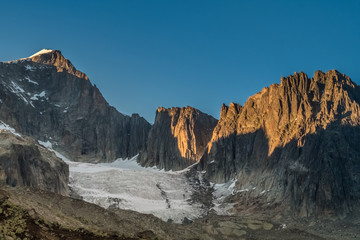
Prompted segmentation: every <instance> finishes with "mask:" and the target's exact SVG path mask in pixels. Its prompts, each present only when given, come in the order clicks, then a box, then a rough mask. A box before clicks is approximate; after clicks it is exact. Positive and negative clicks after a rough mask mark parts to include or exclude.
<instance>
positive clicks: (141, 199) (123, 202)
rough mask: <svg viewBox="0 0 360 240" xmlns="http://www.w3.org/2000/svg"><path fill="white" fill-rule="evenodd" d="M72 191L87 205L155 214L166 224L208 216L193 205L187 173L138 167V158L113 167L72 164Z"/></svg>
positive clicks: (200, 207) (70, 164)
mask: <svg viewBox="0 0 360 240" xmlns="http://www.w3.org/2000/svg"><path fill="white" fill-rule="evenodd" d="M67 164H69V168H70V187H71V188H72V189H73V190H74V191H75V192H76V193H77V194H79V195H80V196H82V197H83V199H84V200H85V201H87V202H91V203H95V204H97V205H100V206H102V207H104V208H108V207H118V208H121V209H130V210H134V211H138V212H141V213H148V214H153V215H155V216H157V217H159V218H161V219H163V220H164V221H167V220H168V219H171V220H173V221H174V222H178V223H180V222H182V220H183V219H184V218H185V217H186V218H188V219H195V218H198V217H200V216H202V215H203V214H204V210H203V208H202V206H201V205H200V204H192V203H190V197H191V194H192V192H193V190H194V189H193V188H192V186H191V185H190V184H189V182H188V180H187V178H186V177H185V172H186V171H184V170H183V171H179V172H172V171H169V172H165V171H163V170H159V169H157V168H144V167H141V166H140V165H138V163H137V162H136V157H135V158H133V159H131V160H122V159H118V160H116V161H115V162H113V163H99V164H91V163H79V162H70V161H68V162H67Z"/></svg>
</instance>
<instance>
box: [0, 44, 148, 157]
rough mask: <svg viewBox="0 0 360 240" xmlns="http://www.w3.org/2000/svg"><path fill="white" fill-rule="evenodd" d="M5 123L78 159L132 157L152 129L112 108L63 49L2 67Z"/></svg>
mask: <svg viewBox="0 0 360 240" xmlns="http://www.w3.org/2000/svg"><path fill="white" fill-rule="evenodd" d="M0 120H3V121H4V122H6V123H8V124H9V125H11V126H13V127H14V128H15V129H16V130H17V131H18V132H20V133H23V134H25V135H28V136H31V137H33V138H35V139H39V140H42V141H50V142H51V143H52V144H53V147H54V148H55V149H56V150H58V151H60V152H62V153H63V154H65V155H67V156H70V158H71V159H73V160H76V161H89V162H98V161H113V160H115V159H116V158H119V157H121V158H128V157H133V156H135V155H136V154H138V153H139V151H140V150H141V149H143V148H144V147H145V144H146V139H147V135H148V132H149V130H150V127H151V125H150V124H149V123H148V122H147V121H146V120H145V119H144V118H142V117H140V116H139V115H137V114H134V115H132V116H126V115H123V114H121V113H119V112H118V111H117V110H116V109H115V108H113V107H111V106H109V104H108V103H107V102H106V100H105V99H104V98H103V96H102V94H101V93H100V91H99V89H98V88H97V87H96V86H93V85H92V84H91V82H90V81H89V80H88V78H87V76H86V75H85V74H83V73H81V72H79V71H78V70H76V69H75V67H74V66H73V65H72V64H71V62H70V61H69V60H67V59H66V58H64V57H63V56H62V54H61V52H60V51H52V50H42V51H40V52H39V53H37V54H35V55H33V56H31V57H30V58H26V59H21V60H16V61H11V62H8V63H0Z"/></svg>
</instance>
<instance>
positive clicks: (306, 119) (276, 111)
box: [199, 70, 360, 216]
mask: <svg viewBox="0 0 360 240" xmlns="http://www.w3.org/2000/svg"><path fill="white" fill-rule="evenodd" d="M359 103H360V88H359V87H358V86H357V85H356V84H355V83H354V82H353V81H351V79H350V78H349V77H347V76H345V75H344V74H341V73H339V72H337V71H336V70H332V71H328V72H327V73H323V72H321V71H318V72H316V73H315V75H314V77H313V78H308V76H307V75H306V74H305V73H302V72H301V73H295V74H294V75H293V76H289V77H287V78H282V79H281V83H280V84H273V85H271V86H270V87H268V88H265V89H263V90H262V91H261V92H259V93H257V94H255V95H254V96H252V97H250V98H249V99H248V100H247V101H246V103H245V105H244V106H240V105H238V104H234V103H232V104H230V106H229V107H227V106H223V107H222V109H221V117H220V120H219V123H218V125H217V126H216V128H215V130H214V133H213V136H212V139H211V142H210V143H209V146H208V149H207V151H206V153H205V154H204V156H203V157H202V159H201V161H200V165H199V169H201V170H206V171H207V173H206V174H207V177H208V178H209V179H211V180H212V181H215V182H226V181H229V180H234V181H236V188H237V191H235V193H234V194H235V195H234V196H233V197H232V201H233V202H235V203H236V204H235V209H237V210H238V211H249V212H251V211H259V210H263V209H272V208H280V209H282V210H290V211H291V213H295V215H300V216H324V215H325V216H326V215H338V216H343V215H346V214H347V213H349V212H351V211H353V210H354V208H356V206H358V205H359V200H360V184H359V183H360V150H359V147H358V143H359V142H360V107H359ZM254 202H256V204H254Z"/></svg>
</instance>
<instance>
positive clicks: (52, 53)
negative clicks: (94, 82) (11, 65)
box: [29, 49, 89, 80]
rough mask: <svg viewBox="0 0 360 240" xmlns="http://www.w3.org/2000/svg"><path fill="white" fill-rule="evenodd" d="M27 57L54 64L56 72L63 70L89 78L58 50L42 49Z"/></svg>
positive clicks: (35, 60)
mask: <svg viewBox="0 0 360 240" xmlns="http://www.w3.org/2000/svg"><path fill="white" fill-rule="evenodd" d="M29 59H31V61H33V62H37V63H41V64H46V65H52V66H55V67H56V68H57V70H58V72H64V71H65V72H68V73H70V74H72V75H75V76H77V77H79V78H84V79H86V80H89V78H88V77H87V76H86V74H85V73H82V72H80V71H78V70H76V68H75V67H74V66H73V65H72V63H71V62H70V61H69V60H68V59H66V58H65V57H64V56H63V55H62V53H61V51H60V50H50V49H42V50H41V51H39V52H37V53H35V54H34V55H32V56H30V57H29Z"/></svg>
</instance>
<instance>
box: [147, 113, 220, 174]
mask: <svg viewBox="0 0 360 240" xmlns="http://www.w3.org/2000/svg"><path fill="white" fill-rule="evenodd" d="M216 123H217V120H216V119H215V118H213V117H211V116H209V115H207V114H204V113H202V112H200V111H199V110H197V109H195V108H192V107H186V108H185V107H183V108H168V109H165V108H158V110H157V112H156V117H155V123H154V125H153V127H152V129H151V131H150V134H149V138H148V141H147V148H146V150H144V151H143V152H142V153H141V156H140V162H141V163H142V164H143V165H146V166H157V167H159V168H165V169H166V170H170V169H172V170H179V169H183V168H185V167H187V166H189V165H191V164H192V163H195V162H197V161H199V160H200V158H201V156H202V155H203V153H204V151H205V149H206V146H207V144H208V142H209V141H210V139H211V135H212V131H213V129H214V127H215V125H216Z"/></svg>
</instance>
